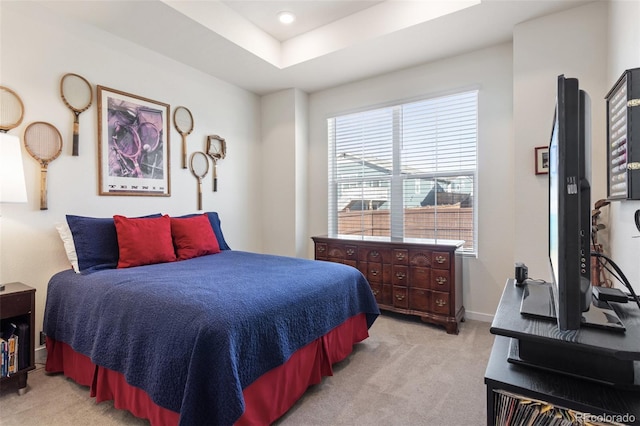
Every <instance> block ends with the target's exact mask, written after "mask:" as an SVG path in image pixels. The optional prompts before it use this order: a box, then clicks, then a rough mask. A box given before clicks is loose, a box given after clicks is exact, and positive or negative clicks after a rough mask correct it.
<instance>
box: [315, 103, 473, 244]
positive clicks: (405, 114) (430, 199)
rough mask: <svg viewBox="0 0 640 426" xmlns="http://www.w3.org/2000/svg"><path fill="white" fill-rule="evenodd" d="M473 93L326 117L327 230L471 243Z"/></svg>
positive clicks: (339, 232) (332, 232)
mask: <svg viewBox="0 0 640 426" xmlns="http://www.w3.org/2000/svg"><path fill="white" fill-rule="evenodd" d="M477 104H478V93H477V91H470V92H464V93H457V94H454V95H449V96H443V97H438V98H432V99H427V100H422V101H418V102H411V103H407V104H402V105H396V106H393V107H388V108H380V109H374V110H370V111H364V112H360V113H356V114H349V115H343V116H338V117H333V118H330V119H328V123H327V124H328V134H329V232H330V234H352V235H370V236H390V237H407V238H424V239H433V240H464V241H465V244H464V250H465V251H469V252H475V248H476V242H475V240H476V237H475V236H476V230H475V226H474V225H475V223H476V218H475V217H476V214H475V212H476V205H477V196H476V191H475V183H476V168H477V163H476V157H477V134H478V129H477V110H478V105H477Z"/></svg>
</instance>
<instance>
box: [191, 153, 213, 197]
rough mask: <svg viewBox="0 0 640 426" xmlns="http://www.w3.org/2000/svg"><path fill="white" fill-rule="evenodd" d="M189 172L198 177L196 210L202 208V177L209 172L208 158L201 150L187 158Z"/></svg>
mask: <svg viewBox="0 0 640 426" xmlns="http://www.w3.org/2000/svg"><path fill="white" fill-rule="evenodd" d="M189 166H190V168H191V173H193V175H194V176H195V177H196V179H198V210H202V178H204V177H205V176H206V175H207V173H209V159H208V158H207V155H206V154H205V153H204V152H202V151H196V152H194V153H193V154H191V158H190V160H189Z"/></svg>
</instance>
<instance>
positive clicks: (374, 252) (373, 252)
mask: <svg viewBox="0 0 640 426" xmlns="http://www.w3.org/2000/svg"><path fill="white" fill-rule="evenodd" d="M378 256H380V253H378V252H377V251H376V250H374V251H372V252H371V257H378Z"/></svg>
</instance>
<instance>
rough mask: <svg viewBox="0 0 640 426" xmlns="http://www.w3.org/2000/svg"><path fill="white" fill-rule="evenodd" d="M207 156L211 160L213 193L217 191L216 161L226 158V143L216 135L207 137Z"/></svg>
mask: <svg viewBox="0 0 640 426" xmlns="http://www.w3.org/2000/svg"><path fill="white" fill-rule="evenodd" d="M207 154H208V155H209V157H211V159H212V160H213V192H216V191H218V160H222V159H223V158H224V157H226V156H227V142H226V141H225V140H224V138H221V137H220V136H218V135H211V136H207Z"/></svg>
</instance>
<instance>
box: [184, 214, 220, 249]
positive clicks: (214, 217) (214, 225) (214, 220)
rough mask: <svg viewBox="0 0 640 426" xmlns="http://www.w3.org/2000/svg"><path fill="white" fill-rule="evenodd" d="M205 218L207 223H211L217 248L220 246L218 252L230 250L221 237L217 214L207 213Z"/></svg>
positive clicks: (190, 215)
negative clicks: (207, 218) (207, 220)
mask: <svg viewBox="0 0 640 426" xmlns="http://www.w3.org/2000/svg"><path fill="white" fill-rule="evenodd" d="M200 214H202V213H193V214H188V215H184V216H180V217H193V216H197V215H200ZM207 216H208V217H209V222H210V223H211V227H212V228H213V233H214V234H215V235H216V239H217V240H218V246H220V250H231V248H230V247H229V245H228V244H227V242H226V241H225V240H224V235H222V228H221V227H220V218H219V217H218V213H216V212H207Z"/></svg>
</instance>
